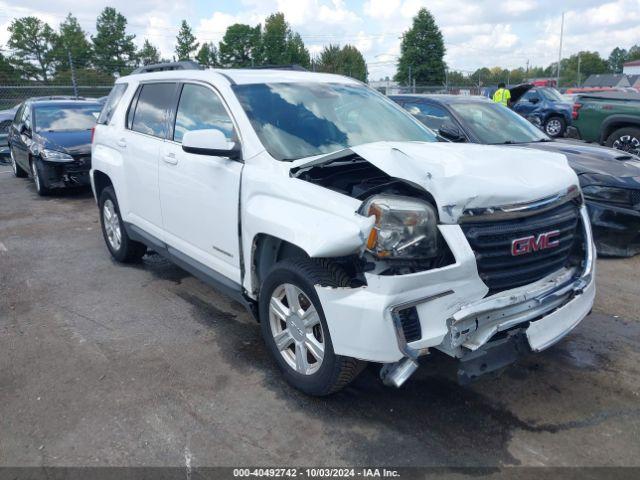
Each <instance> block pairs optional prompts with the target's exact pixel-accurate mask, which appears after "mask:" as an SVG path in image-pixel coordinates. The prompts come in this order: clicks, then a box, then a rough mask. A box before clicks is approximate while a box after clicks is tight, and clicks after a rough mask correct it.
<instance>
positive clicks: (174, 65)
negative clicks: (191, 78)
mask: <svg viewBox="0 0 640 480" xmlns="http://www.w3.org/2000/svg"><path fill="white" fill-rule="evenodd" d="M167 70H202V66H201V65H200V64H199V63H197V62H194V61H192V60H182V61H180V62H164V63H154V64H152V65H143V66H142V67H138V68H136V69H135V70H134V71H133V72H131V74H132V75H133V74H136V73H151V72H164V71H167Z"/></svg>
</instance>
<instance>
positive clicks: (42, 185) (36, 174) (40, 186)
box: [30, 159, 51, 197]
mask: <svg viewBox="0 0 640 480" xmlns="http://www.w3.org/2000/svg"><path fill="white" fill-rule="evenodd" d="M30 165H31V176H32V177H33V183H35V185H36V192H37V193H38V195H40V196H41V197H46V196H47V195H50V194H51V189H50V188H49V187H47V182H46V180H45V179H44V178H43V176H42V172H41V171H40V168H39V167H38V161H37V160H35V159H33V160H31V163H30Z"/></svg>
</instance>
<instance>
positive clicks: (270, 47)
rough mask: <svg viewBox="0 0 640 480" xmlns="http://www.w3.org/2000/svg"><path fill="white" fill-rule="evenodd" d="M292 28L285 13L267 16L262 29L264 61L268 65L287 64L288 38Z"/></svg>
mask: <svg viewBox="0 0 640 480" xmlns="http://www.w3.org/2000/svg"><path fill="white" fill-rule="evenodd" d="M290 34H291V29H290V28H289V25H288V24H287V21H286V20H285V19H284V14H283V13H280V12H278V13H273V14H271V15H269V16H268V17H267V19H266V20H265V22H264V29H263V31H262V61H263V62H264V63H265V64H266V65H285V64H287V62H288V58H287V56H288V55H287V40H288V38H289V36H290Z"/></svg>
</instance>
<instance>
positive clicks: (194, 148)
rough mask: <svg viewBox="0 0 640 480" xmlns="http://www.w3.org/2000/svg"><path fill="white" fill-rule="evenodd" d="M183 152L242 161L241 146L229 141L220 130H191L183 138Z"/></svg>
mask: <svg viewBox="0 0 640 480" xmlns="http://www.w3.org/2000/svg"><path fill="white" fill-rule="evenodd" d="M182 150H184V151H185V152H187V153H195V154H197V155H210V156H212V157H228V158H229V159H231V160H241V158H242V152H241V150H240V146H239V145H238V144H236V143H234V142H230V141H229V140H227V137H225V136H224V133H222V132H221V131H220V130H216V129H215V128H211V129H207V130H191V131H189V132H187V133H185V134H184V136H183V137H182Z"/></svg>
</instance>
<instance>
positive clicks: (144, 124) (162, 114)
mask: <svg viewBox="0 0 640 480" xmlns="http://www.w3.org/2000/svg"><path fill="white" fill-rule="evenodd" d="M174 91H175V84H173V83H149V84H146V85H143V86H142V87H141V90H140V94H139V95H138V103H137V104H136V105H135V107H134V105H133V104H132V105H131V108H135V112H134V114H133V121H132V122H131V130H133V131H136V132H140V133H146V134H147V135H153V136H154V137H160V138H164V136H165V132H166V124H167V122H166V118H167V109H168V108H169V104H170V103H171V100H172V97H173V94H174ZM134 101H135V99H134Z"/></svg>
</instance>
